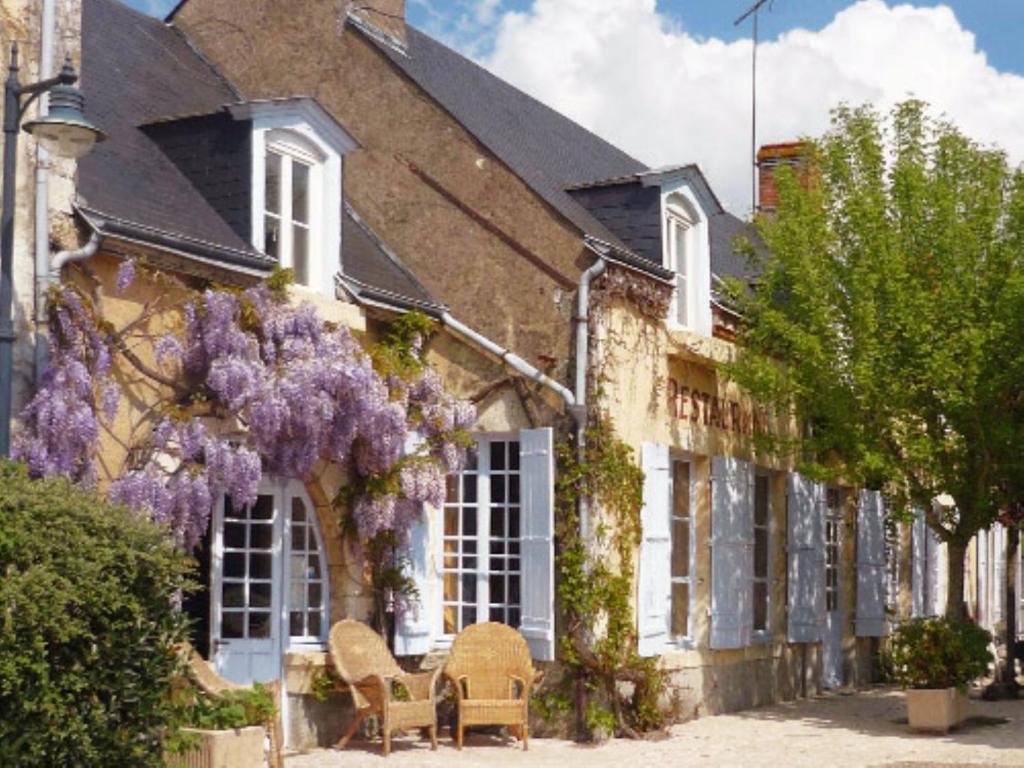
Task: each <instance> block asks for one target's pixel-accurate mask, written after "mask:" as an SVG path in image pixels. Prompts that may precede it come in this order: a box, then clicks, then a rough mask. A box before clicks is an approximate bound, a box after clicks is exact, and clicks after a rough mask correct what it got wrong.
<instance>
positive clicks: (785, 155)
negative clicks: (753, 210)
mask: <svg viewBox="0 0 1024 768" xmlns="http://www.w3.org/2000/svg"><path fill="white" fill-rule="evenodd" d="M806 164H807V153H806V149H805V147H804V143H803V142H802V141H788V142H785V143H782V144H765V145H764V146H762V147H761V149H759V150H758V151H757V190H758V194H757V208H758V210H759V211H762V212H764V213H770V212H772V211H774V210H775V209H776V208H777V207H778V206H779V190H778V187H776V186H775V169H776V168H778V167H780V166H784V165H787V166H789V167H790V168H795V169H797V172H798V173H800V171H799V169H801V168H804V167H805V166H806ZM800 177H801V181H802V182H804V183H806V181H807V179H806V175H805V174H803V173H800Z"/></svg>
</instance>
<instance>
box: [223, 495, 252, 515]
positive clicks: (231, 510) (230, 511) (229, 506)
mask: <svg viewBox="0 0 1024 768" xmlns="http://www.w3.org/2000/svg"><path fill="white" fill-rule="evenodd" d="M224 517H225V518H231V519H232V520H245V519H246V517H247V515H246V512H245V507H242V508H241V509H235V502H233V501H232V500H231V497H230V496H225V497H224Z"/></svg>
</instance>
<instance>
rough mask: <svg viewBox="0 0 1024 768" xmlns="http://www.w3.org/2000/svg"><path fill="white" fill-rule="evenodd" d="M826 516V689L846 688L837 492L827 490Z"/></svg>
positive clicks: (840, 522) (840, 520) (840, 516)
mask: <svg viewBox="0 0 1024 768" xmlns="http://www.w3.org/2000/svg"><path fill="white" fill-rule="evenodd" d="M826 500H827V506H828V509H827V512H826V515H825V634H824V638H823V642H822V646H823V647H822V661H823V666H824V685H825V687H826V688H839V687H840V686H842V685H843V682H844V681H843V578H842V554H841V553H842V543H843V535H842V531H843V506H842V505H843V497H842V493H841V492H840V491H839V490H838V489H835V488H829V489H827V490H826Z"/></svg>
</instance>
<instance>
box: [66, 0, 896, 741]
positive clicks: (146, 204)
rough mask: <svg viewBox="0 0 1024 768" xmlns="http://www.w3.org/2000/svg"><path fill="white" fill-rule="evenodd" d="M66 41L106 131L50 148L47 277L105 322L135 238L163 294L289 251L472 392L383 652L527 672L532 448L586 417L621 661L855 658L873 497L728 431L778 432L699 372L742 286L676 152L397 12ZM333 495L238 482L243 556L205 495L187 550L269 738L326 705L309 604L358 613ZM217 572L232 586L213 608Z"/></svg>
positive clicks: (536, 644)
mask: <svg viewBox="0 0 1024 768" xmlns="http://www.w3.org/2000/svg"><path fill="white" fill-rule="evenodd" d="M81 48H82V77H83V82H82V86H83V89H84V91H85V95H86V99H87V104H88V110H89V112H90V115H93V116H94V117H95V121H96V122H97V124H99V125H100V127H102V128H103V129H104V130H106V131H107V132H108V133H109V137H110V138H109V140H108V141H107V142H105V143H104V144H103V145H101V146H100V147H98V148H97V149H96V151H95V152H94V153H93V154H92V155H90V156H88V157H87V158H85V159H83V160H82V161H81V162H80V164H79V168H78V177H77V183H76V195H75V198H74V204H73V208H72V210H71V212H70V214H69V216H68V218H67V221H68V222H70V223H73V225H74V226H75V227H77V229H78V231H79V237H80V243H85V244H86V249H85V250H83V251H82V252H80V253H79V254H78V255H77V257H76V258H77V259H78V261H77V265H78V266H76V267H74V268H69V271H68V272H67V273H66V276H68V277H71V278H73V279H77V280H84V281H85V283H86V284H88V286H89V288H90V290H96V291H100V292H102V293H103V294H104V295H105V297H106V299H107V300H106V302H105V306H107V307H109V312H110V319H111V320H112V321H115V322H128V321H130V318H131V317H132V316H133V313H135V312H137V311H138V309H139V307H140V306H142V305H145V304H146V303H147V302H150V301H154V300H156V299H158V298H159V295H160V291H161V290H163V288H162V287H161V284H160V283H159V282H151V283H146V282H142V283H140V284H137V285H135V286H133V288H132V289H131V290H130V291H129V292H128V293H126V294H125V295H124V296H123V297H116V296H114V293H115V292H114V291H113V289H112V282H113V280H114V275H115V272H116V269H117V266H118V264H119V263H121V261H123V260H124V259H125V258H140V257H144V259H145V260H146V262H147V263H148V264H150V265H152V266H156V267H158V268H160V269H161V270H164V271H167V272H169V273H173V274H175V275H177V276H179V277H181V278H182V279H183V280H184V281H186V282H190V281H191V282H194V283H195V282H199V281H209V280H214V281H217V282H220V283H225V284H232V285H246V284H249V283H251V282H253V281H255V280H258V279H260V278H261V277H263V276H266V275H267V274H268V273H269V272H270V270H271V269H272V267H273V266H274V265H276V264H281V265H283V266H287V267H291V268H293V269H294V270H295V272H296V276H297V283H298V284H297V285H296V286H295V287H294V288H293V289H292V290H293V293H294V296H293V298H294V299H295V300H307V301H311V302H313V303H314V304H315V305H316V307H317V309H318V311H319V313H320V314H321V316H322V317H323V318H324V319H327V320H331V321H332V322H335V323H338V324H343V325H346V326H348V327H349V328H351V329H352V330H353V331H354V332H355V333H357V334H359V335H360V336H361V337H362V338H364V339H367V340H370V339H373V338H374V335H375V334H376V333H377V330H378V329H379V327H380V324H381V323H382V322H384V321H387V320H388V319H391V318H394V317H395V316H397V315H398V314H400V313H402V312H405V311H407V310H409V309H418V310H420V311H422V312H424V313H426V314H428V315H430V316H432V317H433V318H434V319H435V320H437V322H438V325H439V328H440V331H439V333H438V334H437V335H436V336H435V337H433V339H432V340H431V342H430V345H429V348H428V359H429V361H430V362H431V364H433V365H434V366H435V367H436V368H437V369H438V371H439V372H440V373H441V374H442V376H443V378H444V380H445V382H446V385H447V386H448V387H449V388H450V389H451V390H452V391H454V392H455V393H457V394H458V395H460V396H462V397H466V398H469V399H472V400H473V402H474V403H475V404H476V406H477V410H478V421H477V424H476V425H475V428H474V438H475V442H476V450H475V451H474V454H473V455H474V457H475V458H474V460H473V461H471V463H470V464H469V466H468V467H467V468H466V470H465V471H464V472H462V473H461V474H460V475H459V476H455V477H451V478H450V480H449V493H448V499H447V501H446V503H445V505H444V509H440V510H428V511H427V513H426V514H425V516H424V520H423V521H422V523H421V525H420V526H419V528H418V529H417V530H416V531H415V532H414V536H413V547H412V551H411V552H410V560H411V563H412V575H413V577H414V579H415V580H416V583H417V587H418V593H419V600H418V602H417V604H416V605H415V606H414V607H413V609H412V610H410V611H407V612H406V613H405V614H404V615H403V616H402V618H401V620H400V621H399V623H398V626H397V628H396V632H395V638H394V645H395V650H396V652H397V653H398V654H399V655H403V656H407V657H411V659H410V663H418V659H419V657H424V658H425V659H427V660H428V661H429V660H433V661H435V662H436V660H437V657H438V656H439V655H443V653H444V651H445V649H446V648H447V647H448V646H449V645H450V643H451V640H452V638H453V637H454V635H455V634H457V632H458V631H459V630H460V629H461V628H463V627H465V626H466V625H468V624H471V623H475V622H479V621H486V620H497V621H502V622H505V623H508V624H511V625H513V626H516V627H517V628H518V629H519V630H520V631H521V632H522V634H523V635H524V636H525V637H526V638H527V640H528V643H529V645H530V648H531V651H532V653H533V655H534V657H535V659H536V660H537V661H539V662H544V663H548V662H552V663H557V642H556V641H557V637H558V634H559V632H560V631H561V629H562V628H561V619H560V617H559V616H558V614H557V612H556V604H555V579H556V567H555V565H556V560H555V546H554V536H555V522H556V521H555V519H554V476H555V457H554V453H555V444H556V441H558V440H561V439H562V438H565V437H567V436H570V435H572V434H573V433H574V432H575V431H576V430H577V429H579V428H580V427H581V425H583V424H584V423H585V422H586V419H587V418H588V414H589V413H593V412H594V411H595V410H601V411H603V412H605V413H607V414H608V415H609V416H610V418H611V419H612V421H613V423H614V424H615V425H616V428H617V430H618V433H619V435H620V436H621V437H622V438H623V439H624V440H625V441H626V442H627V443H628V444H629V445H630V446H631V447H632V448H633V449H634V451H635V455H636V458H637V461H638V462H639V463H640V464H641V466H642V468H643V470H644V472H645V477H646V479H645V486H644V506H643V513H642V517H643V519H642V522H643V529H644V530H643V543H642V545H641V546H640V548H639V550H638V551H637V552H636V554H635V559H636V564H637V585H636V599H635V613H636V615H637V622H638V624H637V631H638V636H639V650H640V653H641V654H642V655H645V656H657V657H660V659H661V663H662V665H663V666H665V667H666V668H667V669H669V670H670V671H671V673H672V681H673V686H674V688H675V691H676V693H678V695H679V699H680V701H681V702H682V704H683V706H684V711H685V713H687V714H690V713H699V714H713V713H717V712H724V711H730V710H735V709H740V708H744V707H752V706H757V705H760V704H765V703H769V702H774V701H779V700H785V699H790V698H793V697H796V696H801V695H807V694H809V693H811V692H814V691H817V690H820V689H821V688H823V687H830V688H835V687H842V686H846V685H856V684H860V683H863V682H866V681H868V680H870V679H871V678H872V674H873V668H872V667H873V664H872V662H873V659H874V654H875V651H876V649H877V645H878V639H879V638H880V637H881V636H882V635H884V633H885V631H886V612H885V607H886V605H885V604H886V593H885V585H886V582H885V572H886V560H885V549H884V531H883V523H882V519H883V518H882V515H883V511H882V507H881V503H880V500H879V498H878V497H877V495H875V494H869V493H866V492H860V491H858V490H857V489H852V488H841V487H825V486H823V485H820V484H816V483H812V482H810V481H808V480H807V479H805V478H802V477H801V476H800V475H798V474H797V473H795V472H794V471H793V467H792V466H791V465H789V464H787V463H786V462H783V461H779V460H778V459H776V458H775V457H772V456H768V455H762V454H760V453H759V452H758V451H757V449H756V446H755V440H754V437H755V435H757V434H758V433H763V432H773V433H776V434H780V435H785V434H792V432H793V431H794V430H796V429H797V428H798V425H796V424H794V423H792V421H790V420H788V419H785V418H782V417H780V416H778V415H774V414H771V413H768V412H767V411H765V410H764V409H763V408H761V407H759V406H758V405H757V404H756V403H754V402H752V401H751V399H750V398H749V397H748V396H747V395H746V394H745V393H743V392H742V391H739V390H738V389H737V388H736V386H735V385H734V384H732V383H730V382H728V381H726V380H725V378H724V376H722V374H721V371H720V369H721V366H722V364H723V363H725V362H727V361H728V360H730V359H731V358H732V356H734V355H735V346H734V344H733V342H732V339H733V337H734V331H735V324H736V322H737V318H736V316H735V314H734V313H733V312H732V311H731V310H730V309H729V307H728V306H726V305H725V303H724V302H723V301H722V299H721V297H720V295H719V289H720V281H721V280H722V279H723V278H725V277H728V276H731V277H737V278H740V279H742V280H750V279H752V278H753V277H754V276H753V275H752V274H750V272H749V269H748V266H747V263H746V261H745V260H744V259H743V258H742V257H741V256H739V255H738V254H737V253H736V252H735V249H734V245H733V239H734V238H736V237H738V236H744V235H746V236H752V235H751V233H749V232H748V231H747V228H746V227H745V225H744V224H743V222H741V221H740V220H739V219H737V218H736V217H734V216H732V215H731V214H730V213H728V212H727V211H725V210H724V209H723V208H722V206H721V204H720V202H719V201H718V199H717V198H716V196H715V194H714V192H713V190H712V189H711V188H710V186H709V185H708V183H707V181H706V179H705V178H704V177H703V175H702V174H701V172H700V170H699V169H698V168H697V167H696V166H695V165H680V166H678V167H674V168H668V169H659V170H655V169H650V168H648V167H646V166H645V165H644V164H643V163H641V162H639V161H637V160H635V159H633V158H631V157H630V156H628V155H627V154H626V153H624V152H622V151H621V150H619V149H617V148H615V147H614V146H612V145H610V144H608V143H607V142H605V141H603V140H601V139H600V138H598V137H597V136H595V135H593V134H592V133H590V132H588V131H586V130H585V129H583V128H582V127H580V126H578V125H576V124H574V123H572V122H571V121H570V120H568V119H567V118H565V117H564V116H562V115H560V114H558V113H557V112H555V111H553V110H551V109H549V108H547V107H545V106H544V105H542V104H540V103H539V102H537V101H535V100H533V99H531V98H530V97H528V96H526V95H525V94H523V93H521V92H520V91H518V90H516V89H515V88H513V87H512V86H510V85H508V84H507V83H505V82H503V81H501V80H500V79H498V78H496V77H494V76H493V75H491V74H489V73H488V72H486V71H485V70H483V69H481V68H480V67H478V66H477V65H475V64H473V63H472V62H470V61H468V60H466V59H465V58H463V57H461V56H460V55H458V54H457V53H455V52H453V51H451V50H449V49H448V48H446V47H444V46H443V45H441V44H440V43H438V42H436V41H434V40H432V39H431V38H430V37H428V36H426V35H425V34H423V33H421V32H419V31H418V30H416V29H414V28H412V27H409V26H407V25H406V24H405V22H404V3H403V2H402V0H371V1H369V2H362V3H359V4H358V5H357V4H351V5H350V6H349V5H346V4H338V3H326V2H320V1H318V0H262V1H261V2H258V3H253V2H249V1H248V0H185V1H184V2H182V3H181V4H180V5H179V6H178V7H177V8H176V9H175V10H174V11H173V12H172V13H171V15H170V16H169V17H168V19H167V20H166V22H161V21H159V20H156V19H152V18H149V17H146V16H143V15H141V14H138V13H136V12H135V11H132V10H130V9H129V8H127V7H126V6H124V5H121V4H120V3H118V2H117V0H82V10H81ZM297 52H301V55H297ZM666 306H667V309H666ZM153 330H154V331H156V330H159V329H153ZM139 354H140V355H143V356H147V355H149V356H151V355H152V351H151V350H141V351H140V352H139ZM146 359H149V358H148V357H147V358H146ZM126 375H127V374H126ZM598 381H600V382H601V386H599V387H598V386H596V383H597V382H598ZM125 384H126V386H127V387H128V388H129V389H130V390H131V392H132V397H131V398H130V399H131V403H132V405H131V407H129V408H127V409H125V410H124V412H123V413H122V414H121V416H120V418H119V420H118V422H117V423H116V424H115V427H114V429H113V430H112V431H111V434H109V435H107V436H105V437H104V440H103V443H102V450H101V456H100V465H101V472H102V474H103V475H104V477H105V478H110V477H114V476H117V475H118V474H120V473H121V472H123V471H124V469H125V468H126V467H127V466H129V465H130V464H131V461H132V454H131V446H132V445H133V443H134V442H135V440H136V439H137V438H138V437H139V436H140V434H142V433H143V432H144V431H145V430H146V429H147V428H148V426H147V425H148V422H147V419H146V404H147V403H148V402H151V401H152V397H153V392H147V391H145V389H144V387H143V386H142V384H141V383H140V382H138V381H134V380H131V379H130V378H129V379H127V380H126V381H125ZM343 483H344V476H343V473H341V472H340V471H339V469H338V468H337V467H331V466H323V467H321V468H320V470H319V471H318V472H317V473H315V476H314V477H310V478H277V479H276V480H273V481H270V480H268V482H267V484H266V486H265V488H264V490H263V491H262V492H261V497H260V502H259V504H258V505H257V508H258V512H259V514H256V513H255V512H254V513H253V515H251V516H250V518H249V519H248V520H247V521H246V522H245V523H244V525H245V526H248V528H247V529H246V531H245V532H243V533H245V535H246V536H247V537H248V538H246V541H247V542H249V545H248V546H246V547H238V546H236V545H235V544H236V542H234V540H233V537H235V536H237V534H238V530H239V529H238V526H239V521H237V520H232V519H229V516H226V515H225V511H224V506H223V504H222V503H221V504H219V505H218V511H217V513H216V514H215V516H214V520H213V523H212V524H211V529H210V533H209V535H208V538H207V540H206V542H205V543H204V546H203V547H202V548H201V550H200V553H199V558H200V564H201V569H200V572H201V574H202V577H203V580H204V583H205V590H204V591H203V592H201V593H200V594H199V595H198V596H197V597H196V598H194V599H193V601H192V603H191V604H190V606H189V610H190V612H191V613H192V614H193V616H194V617H195V618H196V619H197V622H198V623H197V632H196V637H195V640H196V644H197V646H198V647H200V648H201V649H202V650H203V651H204V652H205V653H206V654H208V657H209V658H210V660H211V663H213V664H214V665H215V666H216V667H217V668H218V670H219V671H221V672H222V673H223V674H225V675H227V676H229V677H232V678H234V679H236V680H238V681H240V682H247V681H250V680H252V679H269V678H277V677H283V678H284V679H285V680H286V684H287V689H288V694H289V695H288V699H287V706H288V713H287V714H288V719H289V727H288V731H289V735H288V740H289V743H290V745H291V746H293V747H301V746H308V745H310V744H313V743H317V742H319V743H330V742H331V741H332V739H336V738H337V735H338V734H339V733H340V732H341V731H342V730H343V728H344V726H345V725H346V724H347V723H346V722H344V717H345V715H344V713H343V712H339V708H340V709H343V708H344V705H345V702H344V701H338V700H334V701H332V702H328V703H327V704H318V703H317V702H315V701H314V700H313V699H312V697H311V696H310V695H309V694H310V686H311V681H312V679H313V676H314V674H315V673H316V672H317V670H318V669H322V668H323V667H324V666H325V665H326V664H327V658H326V653H325V650H326V648H325V639H326V632H327V630H328V628H329V626H330V624H331V623H332V622H334V621H336V620H338V619H340V618H344V617H356V618H364V617H365V616H366V615H367V614H368V611H369V597H368V595H367V591H366V583H365V580H364V578H363V573H362V563H361V561H360V560H359V559H358V558H357V557H356V556H355V555H354V554H353V553H352V552H351V551H348V550H347V548H346V547H345V546H344V544H343V542H342V537H341V533H340V529H339V521H340V513H339V512H338V510H337V509H335V507H334V505H333V503H332V500H333V499H334V498H335V497H336V495H337V491H338V489H339V488H340V487H341V485H342V484H343ZM285 510H290V512H291V513H290V514H287V515H286V514H285ZM592 512H593V515H594V518H595V519H594V520H591V521H590V522H591V525H596V524H597V523H598V522H599V520H600V514H601V510H599V509H598V510H593V511H592ZM257 539H258V540H259V542H260V543H259V544H258V545H257V544H253V543H252V542H254V541H256V540H257ZM285 553H290V554H289V556H288V557H285ZM239 555H241V556H242V558H241V560H240V559H239ZM240 562H246V563H249V564H250V565H247V566H240V565H239V563H240ZM252 564H256V565H252ZM240 584H241V585H243V586H244V589H245V590H246V594H248V593H249V592H248V591H249V590H252V591H253V593H259V594H261V595H264V598H261V600H264V602H265V604H264V603H262V602H261V603H259V604H257V603H254V602H247V603H245V604H243V605H241V606H239V605H237V604H235V602H234V597H233V595H235V593H236V592H237V589H238V585H240ZM254 587H255V589H253V588H254ZM296 596H300V597H296ZM295 617H298V620H297V621H296V620H295Z"/></svg>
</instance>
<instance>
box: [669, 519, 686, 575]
mask: <svg viewBox="0 0 1024 768" xmlns="http://www.w3.org/2000/svg"><path fill="white" fill-rule="evenodd" d="M689 575H690V522H689V520H676V519H673V520H672V576H673V577H675V578H686V577H687V576H689Z"/></svg>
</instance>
